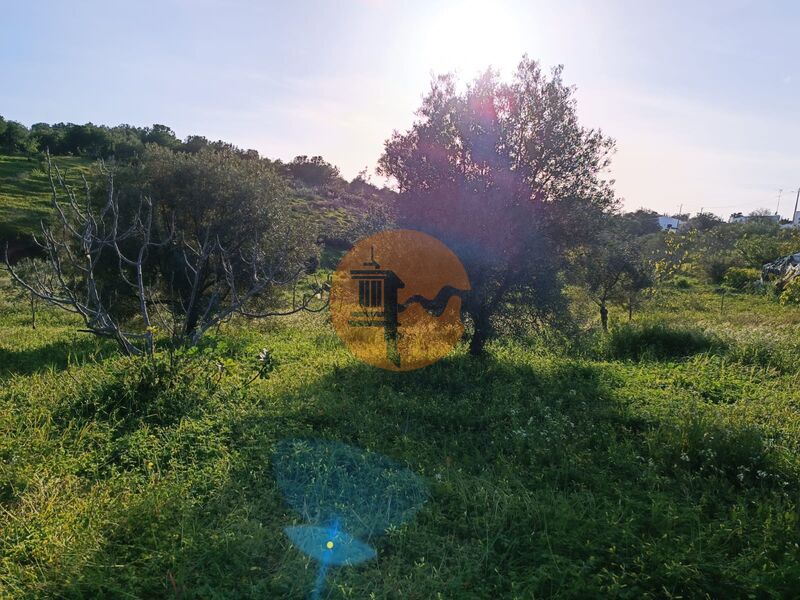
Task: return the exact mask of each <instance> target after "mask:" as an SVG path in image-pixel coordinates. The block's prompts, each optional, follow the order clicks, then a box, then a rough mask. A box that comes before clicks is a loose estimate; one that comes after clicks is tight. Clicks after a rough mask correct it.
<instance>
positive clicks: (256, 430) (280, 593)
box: [0, 278, 800, 599]
mask: <svg viewBox="0 0 800 600" xmlns="http://www.w3.org/2000/svg"><path fill="white" fill-rule="evenodd" d="M0 298H1V299H0V327H2V335H0V377H1V378H2V390H0V597H3V598H35V597H62V598H97V597H106V598H157V597H164V598H304V597H307V596H308V593H309V591H310V590H311V588H312V585H313V582H314V577H315V573H316V567H315V565H314V564H313V563H312V562H311V561H310V560H309V559H308V558H306V557H304V555H302V554H301V553H300V552H298V551H297V550H296V549H294V548H293V547H292V546H291V545H290V544H289V542H288V539H287V538H286V537H285V536H284V534H283V532H282V528H283V527H285V526H287V525H290V524H293V523H299V521H300V518H299V515H297V514H296V513H294V512H293V511H292V510H291V509H290V508H289V507H288V506H287V505H286V504H285V502H284V501H283V499H282V497H281V495H280V493H279V491H278V488H277V486H276V483H275V479H274V476H273V471H272V464H271V460H272V459H271V453H272V450H273V448H274V447H275V444H276V443H277V442H278V441H279V440H281V439H284V438H291V437H308V438H321V439H326V440H337V441H341V442H344V443H347V444H351V445H354V446H357V447H359V448H363V449H367V450H374V451H377V452H380V453H382V454H384V455H386V456H388V457H390V458H391V459H393V460H395V461H397V462H399V463H401V464H404V465H407V466H408V467H410V468H411V469H412V470H414V471H415V472H417V473H418V474H420V475H421V476H422V477H423V478H424V480H425V482H426V483H427V485H428V486H429V488H430V499H429V501H428V502H427V503H426V504H425V506H424V508H423V509H422V511H421V512H420V513H419V514H418V515H417V516H416V518H415V519H414V520H412V521H410V522H408V523H406V524H404V525H402V526H400V527H397V528H393V529H392V530H390V531H389V532H388V533H387V534H386V535H385V536H383V537H381V538H379V539H378V540H376V541H375V544H376V547H377V549H378V558H377V560H375V561H372V562H369V563H365V564H364V565H360V566H354V567H349V568H341V569H337V570H333V571H331V572H330V574H329V578H328V585H327V587H326V588H325V592H324V593H323V597H329V598H404V599H408V598H419V599H428V598H445V599H449V598H459V599H463V598H520V599H522V598H585V597H600V596H603V597H621V598H644V597H684V598H687V597H704V596H708V597H752V598H761V597H791V596H794V595H795V594H796V593H797V589H798V587H797V586H798V581H800V546H798V542H799V541H800V522H798V519H799V518H800V513H799V512H798V503H799V502H800V479H798V474H800V470H799V469H800V414H799V413H798V411H799V410H800V391H799V390H800V385H798V383H800V382H799V379H800V369H799V368H798V364H800V362H798V361H800V348H799V347H798V339H800V310H798V309H797V308H791V307H781V306H779V305H778V304H777V303H776V302H775V301H774V300H771V299H769V298H766V297H759V296H752V295H739V296H733V297H729V298H727V299H726V300H725V305H724V308H723V309H721V308H720V298H719V297H718V296H717V295H715V294H714V293H713V292H712V291H711V289H709V288H707V287H705V286H703V285H700V284H696V285H693V286H692V287H690V288H689V289H677V288H674V289H672V288H671V289H666V290H664V291H663V292H662V294H661V296H660V298H659V299H658V302H657V303H654V304H652V305H650V306H649V307H648V308H646V309H645V311H644V312H643V313H642V314H640V315H638V316H636V318H635V321H634V327H622V326H619V327H616V328H615V330H614V332H612V334H611V336H609V338H608V339H605V340H604V339H601V338H600V336H597V335H590V336H588V337H587V339H585V340H583V342H582V343H581V344H580V347H581V348H582V350H581V351H580V352H576V351H575V350H572V349H570V346H564V347H562V348H559V347H555V346H553V345H551V346H550V347H549V348H546V349H545V348H543V347H542V345H541V344H537V343H535V342H534V341H530V342H528V343H526V342H523V341H520V342H511V341H508V342H499V343H496V344H494V345H493V346H492V347H491V350H490V353H489V355H488V356H487V357H485V358H481V359H476V358H472V357H470V356H468V355H467V354H466V353H465V351H464V348H459V349H458V350H457V351H456V352H454V353H453V355H451V356H450V357H448V358H447V359H445V360H443V361H441V362H439V363H437V364H435V365H433V366H431V367H428V368H426V369H423V370H420V371H417V372H411V373H389V372H383V371H380V370H376V369H373V368H370V367H368V366H365V365H363V364H361V363H359V362H357V361H356V360H355V359H354V358H352V357H351V356H350V355H349V353H348V352H347V350H346V349H344V347H343V346H342V344H341V343H340V342H339V340H338V339H337V337H336V335H335V334H334V332H333V331H332V329H331V327H330V325H329V324H328V323H327V320H326V317H325V316H324V315H305V316H301V317H297V318H292V319H290V320H283V321H279V322H271V323H259V324H251V325H244V324H233V325H231V326H230V327H228V328H227V329H226V330H224V331H223V332H221V333H220V334H219V335H218V336H216V337H214V338H211V339H209V340H208V343H207V344H206V345H205V346H204V349H203V350H202V351H201V352H200V353H199V354H198V355H197V356H195V357H194V358H192V359H191V360H186V361H179V362H178V363H177V366H170V363H169V361H168V359H167V357H166V355H165V354H160V355H158V356H157V357H156V358H154V359H153V360H151V361H135V360H132V359H126V358H123V357H120V356H118V355H117V354H116V352H115V350H114V349H113V348H112V347H110V346H107V345H103V344H100V343H98V342H97V341H96V340H94V339H92V338H88V337H86V336H85V334H80V333H75V332H74V327H73V323H72V322H71V321H70V319H69V318H67V317H65V316H63V315H62V314H60V313H55V312H51V311H47V310H45V311H40V315H39V318H38V325H37V329H36V330H35V331H33V330H31V328H30V317H29V314H28V312H27V305H26V303H25V302H24V298H15V297H14V293H13V292H12V291H11V290H10V289H9V287H8V281H7V278H4V279H3V280H2V292H1V296H0ZM656 307H658V308H656ZM621 319H622V317H621V315H614V314H612V322H613V323H620V322H621ZM262 347H267V348H269V349H270V351H271V353H272V356H273V358H274V360H275V364H276V366H275V369H274V370H273V371H272V373H271V374H270V376H269V378H268V379H266V380H256V381H255V382H253V383H252V384H250V385H247V384H246V382H247V381H248V380H249V379H250V375H251V374H252V373H253V370H254V369H255V367H256V355H257V353H258V351H259V350H260V349H261V348H262ZM630 356H633V357H634V358H626V357H630Z"/></svg>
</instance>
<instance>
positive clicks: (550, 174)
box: [379, 57, 614, 354]
mask: <svg viewBox="0 0 800 600" xmlns="http://www.w3.org/2000/svg"><path fill="white" fill-rule="evenodd" d="M418 116H419V118H418V120H417V121H416V122H415V123H414V124H413V125H412V127H411V128H410V129H409V130H408V131H406V132H403V133H400V132H395V133H394V134H393V135H392V137H391V138H390V139H389V140H387V142H386V145H385V151H384V154H383V156H382V157H381V159H380V164H379V166H380V170H381V171H382V173H383V174H385V175H387V176H391V177H393V178H394V179H395V180H396V181H397V186H398V189H399V193H400V199H399V202H398V206H399V210H400V216H401V220H402V222H403V223H404V224H405V225H406V226H409V227H412V228H415V229H419V230H423V231H426V232H428V233H430V234H432V235H434V236H436V237H438V238H439V239H441V240H442V241H443V242H445V243H446V244H448V246H450V247H451V248H452V249H453V250H454V251H455V252H456V253H457V254H458V256H459V257H460V258H461V260H462V262H463V263H464V265H465V267H466V269H467V271H468V273H469V277H470V281H471V285H472V291H471V292H470V293H469V294H466V295H465V298H464V310H465V312H466V313H467V315H468V316H469V317H470V320H471V322H472V325H473V328H474V333H473V336H472V340H471V347H470V350H471V352H472V353H475V354H477V353H480V352H482V350H483V348H484V345H485V343H486V342H487V340H489V339H490V338H491V337H492V335H493V334H494V333H495V332H496V331H497V326H498V324H500V323H503V322H508V321H512V322H519V321H520V320H521V319H523V316H527V317H529V319H528V321H531V320H532V321H533V322H537V321H541V320H542V319H547V318H550V317H553V316H556V315H558V314H559V313H560V312H561V309H562V308H563V306H564V302H563V301H562V300H561V287H562V286H561V278H560V277H559V271H560V270H561V267H562V266H563V258H564V256H565V254H566V250H567V249H568V248H569V247H570V246H572V245H574V244H575V243H577V242H578V241H579V240H580V239H582V238H583V237H585V234H586V232H587V231H588V230H589V229H590V228H591V227H592V220H593V219H594V218H595V217H596V216H597V215H598V214H600V213H601V212H602V211H603V210H604V209H606V208H608V207H609V206H611V205H612V204H613V203H614V195H613V191H612V188H611V182H609V181H607V180H605V179H604V178H603V171H604V169H605V168H606V167H607V166H608V163H609V156H610V154H611V152H612V150H613V142H612V141H611V140H610V139H608V138H607V137H605V136H604V135H603V134H602V133H601V132H599V131H596V130H593V129H586V128H584V127H582V126H581V125H580V124H579V122H578V117H577V113H576V105H575V98H574V89H573V88H572V87H569V86H567V85H565V84H564V82H563V81H562V77H561V68H560V67H559V68H556V69H553V70H552V71H551V73H550V74H549V75H548V74H545V73H544V72H543V71H542V69H541V67H540V66H539V64H538V63H537V62H536V61H533V60H531V59H529V58H527V57H524V58H523V59H522V61H521V62H520V64H519V66H518V68H517V70H516V73H515V74H514V76H513V78H512V79H511V80H510V81H503V80H501V79H500V77H499V76H498V74H497V73H495V72H493V71H491V70H489V71H487V72H486V73H485V74H484V75H483V76H481V77H479V78H477V79H476V80H475V81H473V82H472V83H470V84H469V85H467V86H466V88H465V89H464V90H463V91H461V90H459V88H458V86H457V82H456V80H455V78H454V77H453V76H450V75H448V76H442V77H438V78H436V79H435V80H434V81H433V83H432V85H431V90H430V92H429V93H428V94H427V96H425V98H424V99H423V102H422V106H421V107H420V109H419V111H418ZM504 317H505V318H504Z"/></svg>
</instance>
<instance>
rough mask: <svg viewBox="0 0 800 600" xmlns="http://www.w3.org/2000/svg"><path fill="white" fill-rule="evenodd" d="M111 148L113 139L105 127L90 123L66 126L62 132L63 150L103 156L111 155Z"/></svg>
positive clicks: (84, 154)
mask: <svg viewBox="0 0 800 600" xmlns="http://www.w3.org/2000/svg"><path fill="white" fill-rule="evenodd" d="M113 148H114V140H113V139H112V137H111V132H110V131H109V130H108V128H106V127H98V126H97V125H94V124H92V123H86V124H85V125H73V124H69V125H68V126H67V129H66V132H65V134H64V148H63V150H64V151H65V152H68V153H70V154H75V155H80V156H88V157H91V158H104V157H107V156H110V155H111V153H112V150H113Z"/></svg>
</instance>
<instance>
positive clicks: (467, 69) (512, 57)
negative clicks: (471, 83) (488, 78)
mask: <svg viewBox="0 0 800 600" xmlns="http://www.w3.org/2000/svg"><path fill="white" fill-rule="evenodd" d="M421 48H422V49H423V53H424V56H423V57H422V58H423V60H424V61H425V62H426V63H427V64H429V65H430V68H431V70H433V71H434V72H437V73H440V72H449V71H455V72H457V73H458V74H459V75H461V76H462V77H465V78H470V77H473V76H474V75H476V74H477V73H478V72H480V71H483V70H484V69H485V68H486V67H488V66H490V65H491V66H492V67H494V68H497V69H500V70H502V71H509V70H511V69H513V68H514V67H515V66H516V64H517V63H518V62H519V59H520V57H521V56H522V54H523V53H524V52H525V45H524V43H523V39H522V34H521V31H520V29H519V27H518V25H517V22H516V21H515V19H514V14H513V12H512V11H510V10H509V9H508V8H506V7H504V6H503V5H502V4H501V3H489V2H465V3H459V4H455V5H450V6H448V7H446V8H443V9H441V11H440V12H439V13H438V14H437V15H436V17H435V18H434V19H433V20H432V25H431V26H430V27H429V28H428V29H426V31H425V36H424V39H423V43H422V44H421Z"/></svg>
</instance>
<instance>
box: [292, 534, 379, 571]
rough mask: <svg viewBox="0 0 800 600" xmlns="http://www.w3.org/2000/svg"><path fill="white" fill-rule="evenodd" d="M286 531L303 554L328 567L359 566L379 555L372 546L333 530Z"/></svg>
mask: <svg viewBox="0 0 800 600" xmlns="http://www.w3.org/2000/svg"><path fill="white" fill-rule="evenodd" d="M284 531H285V532H286V535H287V536H288V537H289V539H290V540H292V543H293V544H294V545H295V546H297V548H298V549H299V550H300V551H301V552H303V553H304V554H306V555H308V556H310V557H311V558H313V559H315V560H318V561H319V562H321V563H324V564H326V565H333V566H336V567H342V566H350V565H357V564H358V563H362V562H364V561H367V560H372V559H373V558H375V556H376V555H377V553H376V552H375V549H374V548H373V547H372V546H369V545H367V544H365V543H363V542H360V541H358V540H357V539H356V538H354V537H352V536H350V535H347V534H346V533H344V532H343V531H336V530H334V529H332V528H326V527H316V526H314V525H295V526H292V527H286V528H285V529H284Z"/></svg>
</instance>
